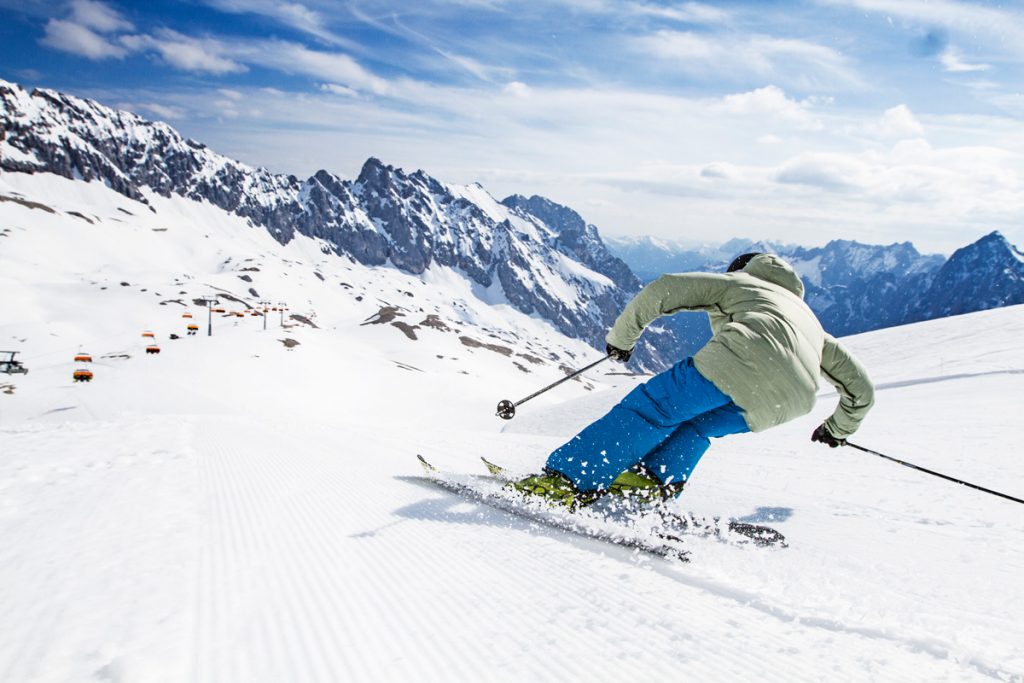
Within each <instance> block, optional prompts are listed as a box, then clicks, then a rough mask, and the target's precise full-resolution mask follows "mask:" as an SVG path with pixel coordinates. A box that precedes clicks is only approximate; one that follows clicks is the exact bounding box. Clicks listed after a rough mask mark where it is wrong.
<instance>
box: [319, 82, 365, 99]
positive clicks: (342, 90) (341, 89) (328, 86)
mask: <svg viewBox="0 0 1024 683" xmlns="http://www.w3.org/2000/svg"><path fill="white" fill-rule="evenodd" d="M320 90H322V91H323V92H329V93H333V94H335V95H343V96H345V97H358V96H359V92H358V91H357V90H354V89H352V88H350V87H348V86H347V85H338V84H337V83H323V84H321V86H320Z"/></svg>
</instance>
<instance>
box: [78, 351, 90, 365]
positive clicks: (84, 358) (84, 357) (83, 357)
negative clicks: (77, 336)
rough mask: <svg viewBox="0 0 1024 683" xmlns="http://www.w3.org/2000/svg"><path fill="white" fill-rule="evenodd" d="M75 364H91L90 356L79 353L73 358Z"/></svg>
mask: <svg viewBox="0 0 1024 683" xmlns="http://www.w3.org/2000/svg"><path fill="white" fill-rule="evenodd" d="M75 362H76V363H91V362H92V356H90V355H89V354H87V353H79V354H78V355H77V356H75Z"/></svg>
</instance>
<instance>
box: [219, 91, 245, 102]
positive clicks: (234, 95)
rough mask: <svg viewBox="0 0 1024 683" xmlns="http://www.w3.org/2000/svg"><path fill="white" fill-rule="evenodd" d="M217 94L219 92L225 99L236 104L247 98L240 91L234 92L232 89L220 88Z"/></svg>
mask: <svg viewBox="0 0 1024 683" xmlns="http://www.w3.org/2000/svg"><path fill="white" fill-rule="evenodd" d="M217 92H219V93H220V94H221V95H222V96H223V97H226V98H228V99H229V100H234V101H236V102H237V101H239V100H241V99H242V98H244V97H245V95H243V94H242V93H241V92H239V91H238V90H232V89H231V88H218V89H217Z"/></svg>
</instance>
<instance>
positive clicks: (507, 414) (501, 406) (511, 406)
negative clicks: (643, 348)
mask: <svg viewBox="0 0 1024 683" xmlns="http://www.w3.org/2000/svg"><path fill="white" fill-rule="evenodd" d="M609 358H611V355H607V356H604V357H602V358H601V359H600V360H596V361H594V362H593V363H591V364H590V365H588V366H586V367H583V368H580V369H579V370H576V371H575V372H573V373H572V374H570V375H566V376H565V377H563V378H562V379H560V380H558V381H557V382H552V383H551V384H549V385H547V386H546V387H544V388H543V389H540V390H538V391H535V392H533V393H532V394H530V395H529V396H527V397H526V398H521V399H519V400H518V401H516V402H515V403H513V402H512V401H509V400H508V399H503V400H501V401H498V412H496V413H495V415H497V416H498V417H500V418H501V419H503V420H511V419H512V418H513V417H515V416H516V406H519V405H522V404H524V403H526V402H527V401H529V400H530V399H531V398H536V397H537V396H540V395H541V394H543V393H544V392H545V391H548V390H549V389H554V388H555V387H557V386H558V385H559V384H561V383H562V382H567V381H569V380H570V379H572V378H573V377H575V376H576V375H580V374H583V373H584V372H586V371H587V370H589V369H590V368H592V367H594V366H595V365H598V364H600V363H603V362H605V361H606V360H608V359H609Z"/></svg>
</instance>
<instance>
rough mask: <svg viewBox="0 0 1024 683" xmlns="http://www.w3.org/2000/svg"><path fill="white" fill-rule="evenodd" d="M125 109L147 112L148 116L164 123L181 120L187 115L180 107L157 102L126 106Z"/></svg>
mask: <svg viewBox="0 0 1024 683" xmlns="http://www.w3.org/2000/svg"><path fill="white" fill-rule="evenodd" d="M125 108H126V109H135V110H139V111H143V112H149V113H150V114H155V115H156V116H157V117H159V118H161V119H164V120H166V121H173V120H175V119H183V118H185V116H186V114H187V112H186V111H185V110H184V109H183V108H181V107H174V106H171V105H166V104H159V103H157V102H146V103H142V104H136V105H127V106H126V107H125Z"/></svg>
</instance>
